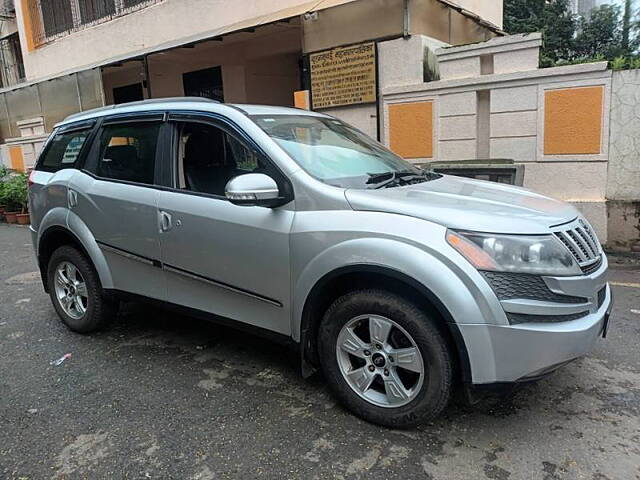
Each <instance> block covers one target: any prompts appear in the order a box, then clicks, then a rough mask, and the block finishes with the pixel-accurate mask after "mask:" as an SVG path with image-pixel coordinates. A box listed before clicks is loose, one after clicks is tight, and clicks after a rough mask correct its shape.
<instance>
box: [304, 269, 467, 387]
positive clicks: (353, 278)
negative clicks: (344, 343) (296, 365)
mask: <svg viewBox="0 0 640 480" xmlns="http://www.w3.org/2000/svg"><path fill="white" fill-rule="evenodd" d="M376 286H377V287H379V288H383V289H385V290H391V291H392V292H394V293H398V294H400V295H403V296H405V297H408V298H409V299H410V300H412V301H415V302H417V303H419V304H420V305H421V306H422V307H423V308H426V309H428V310H430V311H431V312H432V313H434V314H435V315H434V318H436V319H437V321H438V323H437V326H438V327H439V328H440V330H441V331H442V332H443V334H444V335H445V337H446V338H447V341H448V342H449V344H450V346H451V348H452V349H453V350H454V353H455V361H456V364H457V366H458V368H459V374H458V376H459V377H460V378H461V379H462V381H464V382H470V381H471V366H470V362H469V355H468V352H467V348H466V346H465V343H464V340H463V338H462V334H461V333H460V330H459V328H458V325H457V323H456V322H455V321H454V319H453V316H452V315H451V312H450V311H449V309H447V307H446V306H445V305H444V304H443V303H442V301H441V300H440V299H439V298H438V297H437V295H435V294H434V293H433V292H432V291H431V290H430V289H429V288H428V287H426V286H425V285H424V284H422V283H421V282H419V281H417V280H416V279H414V278H412V277H411V276H409V275H407V274H405V273H403V272H400V271H398V270H396V269H393V268H390V267H386V266H378V265H370V264H361V265H349V266H345V267H340V268H337V269H335V270H332V271H331V272H329V273H327V274H325V275H324V276H323V277H321V278H320V279H319V280H318V281H317V282H316V283H315V285H314V286H313V287H312V289H311V290H310V292H309V294H308V295H307V298H306V300H305V303H304V307H303V309H302V318H301V325H300V351H301V360H302V370H303V374H304V375H305V376H308V375H310V374H312V373H313V372H314V371H315V366H316V365H317V361H318V357H317V350H316V340H317V336H318V328H319V326H320V322H321V320H322V317H323V315H324V312H325V311H326V309H327V308H328V307H329V305H330V304H331V303H332V302H333V301H334V300H335V299H336V298H338V297H339V296H340V295H343V294H345V293H348V292H349V291H353V290H357V289H359V288H365V287H366V288H371V287H376Z"/></svg>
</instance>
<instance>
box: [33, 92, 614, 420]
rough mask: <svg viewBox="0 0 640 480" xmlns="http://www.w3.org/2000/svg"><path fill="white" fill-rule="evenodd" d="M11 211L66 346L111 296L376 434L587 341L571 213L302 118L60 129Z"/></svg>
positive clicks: (74, 123) (561, 359) (601, 291)
mask: <svg viewBox="0 0 640 480" xmlns="http://www.w3.org/2000/svg"><path fill="white" fill-rule="evenodd" d="M29 199H30V206H31V212H32V215H31V218H32V222H33V223H32V226H31V232H32V236H33V244H34V246H35V250H36V254H37V258H38V263H39V266H40V271H41V273H42V279H43V283H44V287H45V290H46V291H48V292H49V294H50V295H51V300H52V302H53V305H54V307H55V309H56V311H57V313H58V315H59V316H60V318H61V319H62V321H63V322H64V323H65V324H66V325H67V326H68V327H69V328H70V329H71V330H73V331H76V332H81V333H86V332H91V331H94V330H96V329H98V328H100V327H102V326H103V325H104V324H105V322H106V321H108V320H109V319H110V318H112V317H113V316H114V314H115V313H116V309H117V305H118V301H119V300H120V299H122V298H124V297H127V298H130V297H134V298H141V299H152V300H154V301H159V302H162V303H163V304H166V305H167V306H171V307H176V308H183V309H187V311H188V312H190V313H192V314H202V315H205V316H206V317H207V318H211V319H214V320H215V319H217V320H221V321H226V322H228V321H232V322H236V323H238V324H249V325H251V326H253V327H256V330H257V331H261V332H264V333H267V334H270V335H275V336H277V337H281V338H284V339H286V340H287V341H288V342H290V343H291V344H293V345H294V346H296V347H297V348H299V350H300V353H301V360H302V370H303V373H304V374H305V375H308V374H311V373H312V372H313V371H314V370H315V369H320V370H321V371H322V373H323V374H324V376H325V378H326V380H327V382H328V384H329V386H330V387H331V389H332V390H333V392H334V393H335V395H336V396H337V397H338V398H339V399H340V400H341V401H342V402H343V403H344V404H345V405H346V406H347V407H348V408H349V409H351V410H352V411H353V412H354V413H355V414H357V415H359V416H361V417H362V418H364V419H366V420H369V421H371V422H375V423H378V424H382V425H388V426H396V427H407V426H410V425H414V424H417V423H420V422H424V421H426V420H429V419H431V418H433V417H434V416H435V415H437V414H438V413H439V412H440V411H441V410H442V409H443V408H444V407H445V405H446V404H447V402H448V401H449V399H450V397H451V395H452V392H453V390H454V389H457V388H459V389H460V390H461V391H463V392H466V393H467V394H468V395H467V398H468V399H470V400H472V399H473V398H477V394H478V393H482V391H483V390H492V389H494V388H495V387H497V386H513V385H515V384H518V383H522V382H527V381H530V380H534V379H537V378H540V377H542V376H544V375H545V374H547V373H549V372H551V371H553V370H555V369H556V368H557V367H559V366H561V365H564V364H566V363H567V362H569V361H571V360H573V359H575V358H577V357H579V356H581V355H584V354H585V353H587V352H588V351H589V350H590V349H591V347H592V346H593V344H594V342H595V341H596V340H597V338H598V337H600V336H605V335H606V331H607V325H608V318H609V312H610V309H611V305H612V298H611V290H610V288H609V286H608V285H607V282H606V275H607V260H606V257H605V255H604V254H603V252H602V249H601V246H600V243H599V242H598V239H597V238H596V235H595V233H594V232H593V230H592V228H591V227H590V226H589V224H588V223H587V222H586V221H585V219H584V218H583V217H582V216H581V215H580V214H579V212H578V211H577V210H576V209H575V208H573V207H572V206H570V205H568V204H565V203H562V202H559V201H556V200H552V199H550V198H547V197H544V196H541V195H538V194H536V193H533V192H531V191H528V190H525V189H522V188H517V187H513V186H509V185H503V184H497V183H489V182H482V181H475V180H470V179H464V178H457V177H451V176H446V175H444V176H443V175H439V174H436V173H433V172H430V171H425V170H421V169H418V168H416V167H415V166H413V165H412V164H410V163H407V162H406V161H404V160H402V159H401V158H399V157H398V156H396V155H395V154H393V153H391V152H390V151H389V150H387V149H386V148H385V147H383V146H382V145H380V144H379V143H377V142H375V141H373V140H371V139H370V138H368V137H367V136H366V135H364V134H363V133H361V132H360V131H358V130H356V129H354V128H353V127H351V126H349V125H347V124H345V123H344V122H342V121H340V120H337V119H335V118H333V117H330V116H327V115H323V114H320V113H314V112H308V111H302V110H297V109H290V108H280V107H267V106H252V105H225V104H220V103H217V102H213V101H205V100H202V99H199V100H196V99H188V98H186V99H185V98H183V99H166V100H162V101H146V102H140V103H135V104H127V105H123V106H117V107H108V108H103V109H98V110H94V111H89V112H84V113H81V114H77V115H73V116H71V117H69V118H68V119H66V120H65V121H64V122H62V123H60V124H59V125H57V126H56V128H55V131H54V132H53V133H52V135H51V137H50V138H49V140H48V141H47V143H46V145H45V147H44V149H43V152H42V154H41V155H40V158H39V160H38V163H37V166H36V168H35V170H34V171H33V173H32V174H31V177H30V189H29Z"/></svg>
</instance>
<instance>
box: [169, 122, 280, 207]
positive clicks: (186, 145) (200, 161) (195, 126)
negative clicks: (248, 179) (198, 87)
mask: <svg viewBox="0 0 640 480" xmlns="http://www.w3.org/2000/svg"><path fill="white" fill-rule="evenodd" d="M266 170H267V166H266V165H265V163H264V162H263V161H262V160H261V156H260V154H259V153H258V152H257V151H256V150H255V149H254V148H252V147H251V146H249V145H247V144H246V143H245V142H243V141H242V140H240V139H239V138H237V137H235V136H234V135H231V134H229V133H228V132H227V131H225V130H223V129H221V128H218V127H216V126H214V125H208V124H201V123H184V124H183V125H182V126H181V129H180V144H179V153H178V185H179V187H180V188H182V189H185V190H191V191H194V192H200V193H208V194H211V195H219V196H224V194H225V192H224V191H225V187H226V185H227V182H229V180H231V179H232V178H233V177H236V176H238V175H243V174H245V173H252V172H266Z"/></svg>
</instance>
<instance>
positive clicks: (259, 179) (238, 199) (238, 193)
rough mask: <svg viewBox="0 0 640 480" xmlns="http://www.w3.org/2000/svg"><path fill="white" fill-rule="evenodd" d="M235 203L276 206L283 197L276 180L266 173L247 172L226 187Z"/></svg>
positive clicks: (228, 196)
mask: <svg viewBox="0 0 640 480" xmlns="http://www.w3.org/2000/svg"><path fill="white" fill-rule="evenodd" d="M224 193H225V195H226V197H227V199H228V200H229V201H230V202H231V203H233V204H235V205H244V206H258V207H275V206H277V205H278V204H279V203H280V202H281V200H282V198H280V190H279V189H278V185H277V184H276V181H275V180H274V179H273V178H271V177H270V176H268V175H265V174H264V173H246V174H244V175H238V176H237V177H235V178H232V179H231V180H229V182H228V183H227V186H226V187H225V189H224Z"/></svg>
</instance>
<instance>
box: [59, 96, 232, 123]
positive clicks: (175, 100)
mask: <svg viewBox="0 0 640 480" xmlns="http://www.w3.org/2000/svg"><path fill="white" fill-rule="evenodd" d="M188 102H208V103H222V102H219V101H218V100H213V99H211V98H206V97H167V98H151V99H148V100H136V101H135V102H126V103H118V104H117V105H105V106H104V107H98V108H92V109H90V110H83V111H82V112H77V113H73V114H71V115H69V116H68V117H67V118H65V119H64V120H63V121H64V122H68V121H69V120H73V119H74V118H78V117H83V116H85V115H87V114H92V113H100V112H106V111H107V110H115V109H116V108H122V107H135V106H136V105H149V104H154V103H188Z"/></svg>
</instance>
